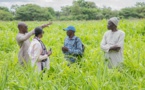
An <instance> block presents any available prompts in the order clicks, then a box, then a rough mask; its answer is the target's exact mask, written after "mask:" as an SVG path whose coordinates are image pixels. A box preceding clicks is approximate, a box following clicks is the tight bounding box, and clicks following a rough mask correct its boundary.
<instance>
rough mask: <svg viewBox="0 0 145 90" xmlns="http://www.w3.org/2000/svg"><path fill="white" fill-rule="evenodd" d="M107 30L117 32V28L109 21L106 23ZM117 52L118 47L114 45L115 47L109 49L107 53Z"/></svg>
mask: <svg viewBox="0 0 145 90" xmlns="http://www.w3.org/2000/svg"><path fill="white" fill-rule="evenodd" d="M107 28H108V30H112V32H116V31H117V26H116V25H115V24H114V23H113V22H111V21H108V25H107ZM119 50H120V47H119V46H117V45H115V46H113V47H111V48H110V50H109V51H119Z"/></svg>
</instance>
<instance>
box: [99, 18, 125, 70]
mask: <svg viewBox="0 0 145 90" xmlns="http://www.w3.org/2000/svg"><path fill="white" fill-rule="evenodd" d="M118 22H119V20H118V18H117V17H113V18H111V19H109V21H108V31H107V32H105V34H104V36H103V39H102V42H101V49H102V50H103V51H104V52H105V59H106V60H107V61H109V63H108V67H109V68H113V67H117V66H118V65H119V64H120V63H121V62H123V44H124V38H125V33H124V32H123V31H121V30H118V29H117V26H118Z"/></svg>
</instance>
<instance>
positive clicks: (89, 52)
mask: <svg viewBox="0 0 145 90" xmlns="http://www.w3.org/2000/svg"><path fill="white" fill-rule="evenodd" d="M17 23H18V22H17V21H13V22H4V21H1V22H0V36H1V38H0V41H1V43H0V90H7V89H10V90H28V89H29V90H143V89H145V61H144V60H145V55H144V52H145V49H144V47H145V44H144V43H145V36H144V35H145V25H144V23H145V20H131V21H130V20H121V21H120V24H119V27H118V28H119V29H121V30H123V31H124V32H125V33H126V37H125V46H124V65H123V66H122V67H121V68H119V69H108V67H107V66H106V65H105V64H104V53H103V52H102V50H101V49H100V42H101V39H102V36H103V34H104V33H105V32H106V30H107V29H106V26H107V21H106V20H101V21H64V22H54V23H53V25H52V26H50V28H45V29H44V31H45V33H44V36H43V39H42V40H43V41H44V43H45V44H46V46H47V47H48V48H50V47H51V48H52V51H53V55H52V56H51V57H50V59H51V69H50V70H49V71H48V72H46V73H45V74H43V79H42V78H41V75H42V74H40V75H39V74H38V73H36V72H34V71H33V69H31V68H30V66H29V65H28V67H27V68H23V67H21V66H20V65H19V64H18V59H17V55H18V51H19V47H18V45H17V43H16V40H15V37H16V34H17V33H18V29H17ZM26 23H27V24H28V25H29V30H32V29H34V28H35V27H37V26H39V25H41V24H43V23H46V22H44V21H43V22H34V21H33V22H26ZM68 25H74V26H75V27H76V29H77V32H76V35H77V36H79V37H80V38H81V39H82V41H83V43H84V44H85V47H86V50H85V55H84V57H83V58H82V61H81V63H80V65H81V66H80V65H78V64H73V65H72V66H71V67H70V68H69V67H67V62H66V60H65V59H64V56H63V54H62V51H61V46H63V42H64V38H65V36H66V32H65V31H63V30H62V29H63V28H65V27H67V26H68ZM32 38H33V37H32ZM32 38H31V39H32Z"/></svg>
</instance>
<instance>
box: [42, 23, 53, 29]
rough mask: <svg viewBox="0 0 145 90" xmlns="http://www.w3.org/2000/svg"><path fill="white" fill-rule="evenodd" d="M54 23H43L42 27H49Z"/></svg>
mask: <svg viewBox="0 0 145 90" xmlns="http://www.w3.org/2000/svg"><path fill="white" fill-rule="evenodd" d="M51 24H52V22H49V23H48V24H44V25H42V26H41V27H42V28H45V27H48V26H49V25H51Z"/></svg>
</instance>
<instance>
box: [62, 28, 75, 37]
mask: <svg viewBox="0 0 145 90" xmlns="http://www.w3.org/2000/svg"><path fill="white" fill-rule="evenodd" d="M63 30H65V31H67V36H69V37H71V36H74V33H75V31H76V29H75V27H74V26H68V27H67V28H65V29H63Z"/></svg>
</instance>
